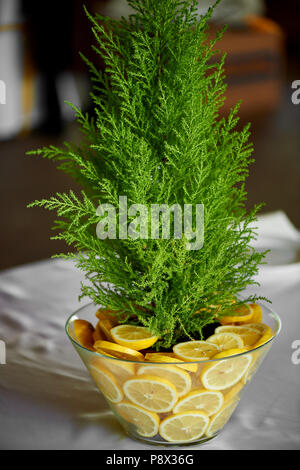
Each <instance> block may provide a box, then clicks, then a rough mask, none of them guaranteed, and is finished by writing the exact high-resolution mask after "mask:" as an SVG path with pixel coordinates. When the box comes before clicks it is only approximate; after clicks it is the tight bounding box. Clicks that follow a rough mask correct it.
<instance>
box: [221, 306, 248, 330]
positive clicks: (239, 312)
mask: <svg viewBox="0 0 300 470" xmlns="http://www.w3.org/2000/svg"><path fill="white" fill-rule="evenodd" d="M253 314H254V311H253V310H252V307H251V306H250V305H247V304H246V305H239V306H238V307H236V308H235V310H234V315H224V316H223V317H221V318H220V323H221V324H222V325H227V324H229V323H236V322H242V323H244V322H247V321H250V320H251V318H252V316H253Z"/></svg>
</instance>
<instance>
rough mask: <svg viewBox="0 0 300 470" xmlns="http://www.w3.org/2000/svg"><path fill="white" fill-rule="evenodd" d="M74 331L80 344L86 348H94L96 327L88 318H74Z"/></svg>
mask: <svg viewBox="0 0 300 470" xmlns="http://www.w3.org/2000/svg"><path fill="white" fill-rule="evenodd" d="M73 327H74V333H75V336H76V339H77V340H78V342H79V344H81V346H83V347H84V348H87V349H90V350H91V351H93V350H94V348H93V345H94V338H93V334H94V331H95V329H94V327H93V325H92V324H91V323H90V322H88V321H86V320H74V322H73Z"/></svg>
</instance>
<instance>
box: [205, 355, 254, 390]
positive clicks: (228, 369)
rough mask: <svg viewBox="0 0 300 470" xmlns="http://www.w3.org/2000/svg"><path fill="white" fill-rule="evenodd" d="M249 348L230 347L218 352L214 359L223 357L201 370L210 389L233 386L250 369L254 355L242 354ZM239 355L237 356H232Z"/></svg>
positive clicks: (222, 388) (206, 385) (206, 386)
mask: <svg viewBox="0 0 300 470" xmlns="http://www.w3.org/2000/svg"><path fill="white" fill-rule="evenodd" d="M246 351H248V350H247V349H245V348H244V349H230V350H228V351H223V352H221V353H219V354H216V355H215V356H214V358H213V359H223V358H224V359H223V360H219V361H215V362H211V363H209V364H207V365H205V366H204V368H203V369H202V371H201V376H200V377H201V381H202V384H203V386H204V387H205V388H207V389H208V390H224V389H226V388H229V387H232V386H233V385H235V384H236V383H237V382H239V381H240V380H241V378H242V377H243V375H244V374H245V372H246V370H247V369H248V367H249V365H250V363H251V361H252V355H251V353H248V354H241V353H243V352H246ZM234 355H237V356H236V357H231V356H234Z"/></svg>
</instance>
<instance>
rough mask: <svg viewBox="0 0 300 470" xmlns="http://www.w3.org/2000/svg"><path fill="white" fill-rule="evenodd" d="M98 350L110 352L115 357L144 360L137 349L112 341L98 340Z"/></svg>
mask: <svg viewBox="0 0 300 470" xmlns="http://www.w3.org/2000/svg"><path fill="white" fill-rule="evenodd" d="M94 348H95V349H96V351H98V350H99V352H102V353H104V354H106V353H108V354H110V355H111V356H113V357H117V358H119V359H125V360H127V361H143V360H144V356H143V354H142V353H140V352H139V351H136V350H135V349H130V348H126V347H125V346H121V345H120V344H116V343H111V342H110V341H96V342H95V344H94Z"/></svg>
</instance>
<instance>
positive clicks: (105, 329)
mask: <svg viewBox="0 0 300 470" xmlns="http://www.w3.org/2000/svg"><path fill="white" fill-rule="evenodd" d="M113 313H114V312H113V310H107V309H102V308H100V309H99V310H98V311H97V313H96V316H97V318H98V319H99V322H98V325H99V329H100V330H101V331H102V333H104V335H105V338H104V339H108V340H109V341H113V338H112V336H111V334H110V330H111V329H112V328H113V327H114V326H116V325H118V323H119V322H118V319H117V317H116V314H114V315H113Z"/></svg>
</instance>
